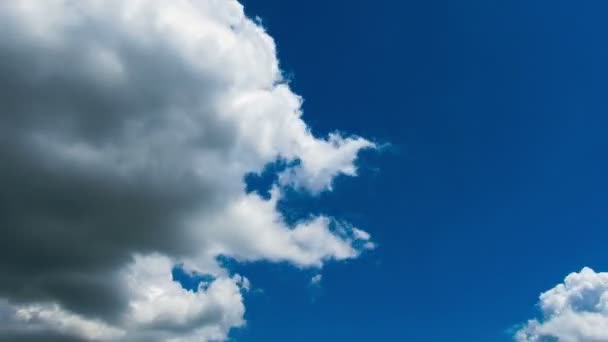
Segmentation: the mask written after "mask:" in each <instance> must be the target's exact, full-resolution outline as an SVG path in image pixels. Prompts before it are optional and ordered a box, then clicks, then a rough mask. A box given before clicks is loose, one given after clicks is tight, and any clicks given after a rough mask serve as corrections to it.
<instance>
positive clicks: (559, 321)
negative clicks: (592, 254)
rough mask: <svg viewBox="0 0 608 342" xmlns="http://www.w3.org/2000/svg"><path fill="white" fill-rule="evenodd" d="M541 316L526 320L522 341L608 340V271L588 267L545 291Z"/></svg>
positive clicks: (542, 296) (573, 341)
mask: <svg viewBox="0 0 608 342" xmlns="http://www.w3.org/2000/svg"><path fill="white" fill-rule="evenodd" d="M539 306H540V309H541V311H542V316H543V317H542V318H540V319H533V320H530V321H528V322H527V323H526V325H525V326H523V327H522V328H521V329H520V330H519V331H518V332H517V333H516V336H515V337H516V339H517V341H519V342H550V341H560V342H580V341H590V342H604V341H608V273H602V272H595V271H593V270H592V269H590V268H588V267H585V268H583V269H582V270H581V271H580V272H579V273H571V274H569V275H568V276H567V277H566V279H564V282H563V283H562V284H558V285H557V286H555V287H554V288H552V289H550V290H548V291H546V292H544V293H542V294H541V295H540V302H539Z"/></svg>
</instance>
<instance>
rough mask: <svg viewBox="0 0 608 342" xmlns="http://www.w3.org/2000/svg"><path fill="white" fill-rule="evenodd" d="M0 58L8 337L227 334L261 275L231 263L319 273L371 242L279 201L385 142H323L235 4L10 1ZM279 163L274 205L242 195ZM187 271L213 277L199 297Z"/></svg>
mask: <svg viewBox="0 0 608 342" xmlns="http://www.w3.org/2000/svg"><path fill="white" fill-rule="evenodd" d="M0 51H2V52H1V54H2V59H1V61H0V91H1V92H2V94H3V96H2V99H1V100H0V105H1V106H2V108H3V111H2V114H0V160H2V168H0V185H1V186H2V189H3V191H2V192H0V234H1V235H2V239H0V274H1V278H0V280H1V281H0V299H1V301H0V315H1V316H2V318H3V319H0V322H1V323H0V340H2V339H8V340H11V341H20V340H24V341H25V340H36V339H37V337H39V336H49V338H55V336H56V337H57V339H60V340H61V339H63V340H67V339H68V338H70V339H74V340H91V341H92V340H103V341H106V340H117V341H139V340H141V341H189V340H196V341H201V340H202V341H218V340H225V339H226V336H227V334H228V332H229V331H230V329H231V328H234V327H239V326H242V325H243V324H245V320H244V312H245V307H244V303H243V293H244V292H246V291H247V288H248V287H249V285H248V281H247V279H246V278H245V277H242V276H240V275H233V274H231V273H230V271H229V270H227V269H225V268H224V267H223V266H222V265H221V264H219V263H218V262H217V257H218V256H225V257H229V258H233V259H235V260H238V261H259V260H263V261H270V262H289V263H291V264H293V265H295V266H297V267H321V266H323V264H324V263H325V262H327V261H330V260H343V259H349V258H355V257H357V256H358V255H359V254H360V253H361V252H362V251H363V250H365V249H371V248H373V246H374V245H373V243H372V242H371V237H370V236H369V234H367V233H366V232H364V231H362V230H359V229H357V228H355V227H352V226H350V225H349V224H347V223H344V222H341V221H338V220H335V219H334V218H331V217H326V216H318V217H311V218H309V219H307V220H303V221H300V222H298V223H296V224H295V225H289V224H287V223H286V222H285V220H284V219H283V218H282V216H281V214H280V212H279V211H278V210H277V201H278V200H279V199H280V198H281V196H282V193H283V190H284V189H285V188H286V187H294V188H297V189H301V190H304V191H308V192H310V193H312V194H315V193H319V192H322V191H330V190H332V182H333V180H334V179H335V177H337V176H340V175H346V176H355V175H356V167H355V164H354V163H355V160H356V157H357V154H358V152H359V151H360V150H361V149H365V148H374V147H375V145H374V144H373V143H372V142H370V141H368V140H366V139H364V138H361V137H357V136H344V135H341V134H339V133H332V134H330V135H328V136H327V137H315V136H314V135H313V134H312V132H311V130H310V129H309V127H308V126H307V125H306V123H305V122H304V121H303V120H302V118H301V115H302V113H301V104H302V99H301V98H300V97H299V96H298V95H296V94H294V93H293V92H292V91H291V89H290V88H289V86H288V85H287V84H286V82H284V80H283V78H282V75H281V71H280V67H279V62H278V60H277V58H276V49H275V43H274V41H273V39H272V38H271V37H270V36H269V35H268V34H267V33H266V32H265V31H264V29H263V28H262V27H261V26H260V25H259V24H257V22H255V21H252V20H250V19H249V18H247V17H246V16H245V15H244V12H243V8H242V6H241V5H240V4H239V3H238V2H236V1H233V0H199V1H195V0H175V1H163V0H147V1H140V0H128V1H125V0H120V1H119V0H103V1H102V0H82V1H71V0H48V1H44V2H40V1H37V0H15V1H2V2H0ZM276 160H285V161H287V162H288V163H287V164H288V167H286V169H285V170H283V171H282V172H281V174H280V175H279V177H278V181H277V182H276V184H275V185H274V187H273V189H272V190H271V197H270V199H265V198H262V197H260V196H259V195H257V194H255V193H248V192H247V191H245V184H244V182H243V178H244V176H245V175H247V174H249V173H251V172H260V171H261V170H263V169H264V167H265V165H267V164H269V163H272V162H275V161H276ZM296 161H297V162H296ZM175 264H181V265H184V268H185V269H186V270H187V271H189V272H195V273H198V274H209V275H211V276H212V280H211V281H210V282H209V283H208V284H205V285H204V286H201V287H200V288H199V289H198V291H195V292H193V291H188V290H185V289H183V288H181V287H180V286H179V284H178V283H176V282H173V281H172V280H171V269H172V267H173V265H175Z"/></svg>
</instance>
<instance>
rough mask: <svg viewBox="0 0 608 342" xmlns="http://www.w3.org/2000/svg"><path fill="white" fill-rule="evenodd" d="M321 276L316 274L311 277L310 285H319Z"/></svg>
mask: <svg viewBox="0 0 608 342" xmlns="http://www.w3.org/2000/svg"><path fill="white" fill-rule="evenodd" d="M322 278H323V276H322V275H321V274H317V275H315V276H314V277H312V278H311V279H310V285H312V286H319V285H320V284H321V279H322Z"/></svg>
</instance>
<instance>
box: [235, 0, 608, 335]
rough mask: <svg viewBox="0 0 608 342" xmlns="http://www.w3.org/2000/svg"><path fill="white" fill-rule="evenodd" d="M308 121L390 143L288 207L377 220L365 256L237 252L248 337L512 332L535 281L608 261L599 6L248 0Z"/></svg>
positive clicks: (535, 291)
mask: <svg viewBox="0 0 608 342" xmlns="http://www.w3.org/2000/svg"><path fill="white" fill-rule="evenodd" d="M244 4H245V8H246V11H247V13H248V14H249V15H251V16H256V15H257V16H259V17H261V18H262V20H263V23H264V26H265V27H266V28H267V29H268V31H269V32H270V34H271V35H272V36H273V37H274V38H275V41H276V43H277V46H278V52H279V57H280V60H281V63H282V68H283V69H284V71H285V72H286V73H287V74H288V75H290V76H291V77H292V83H291V85H292V87H293V89H294V90H295V92H296V93H298V94H300V95H302V96H303V97H304V99H305V104H304V117H305V120H306V121H307V122H308V123H309V124H310V125H311V127H312V128H313V131H314V132H315V133H316V134H319V135H323V134H325V133H327V132H329V131H332V130H334V129H340V130H342V131H345V132H349V133H353V134H357V135H361V136H364V137H366V138H372V139H375V140H376V141H379V142H387V143H390V144H391V145H392V146H391V148H388V149H386V150H384V151H383V152H381V153H377V152H376V153H369V152H366V153H365V154H364V155H363V156H362V158H361V160H360V163H359V164H360V168H361V175H360V177H357V178H352V179H350V178H341V179H340V180H339V181H338V182H337V183H336V187H335V189H336V191H335V192H332V193H327V194H324V195H322V196H320V197H319V198H313V199H308V198H306V197H305V196H299V195H297V194H296V195H293V196H290V197H289V198H288V201H287V203H285V207H286V208H289V210H290V211H289V212H287V213H286V214H287V215H293V216H294V217H297V215H298V210H301V211H302V212H308V211H312V212H321V213H326V214H330V215H335V216H336V217H339V218H343V219H346V220H348V221H350V222H352V223H353V224H355V225H356V226H359V227H361V228H362V229H365V230H367V231H369V232H370V233H372V236H373V239H374V241H376V242H377V243H378V248H377V249H376V250H375V251H373V252H371V253H367V254H366V255H364V256H363V257H362V258H360V259H358V260H354V261H351V262H346V263H333V264H330V265H329V266H328V267H326V268H325V269H323V270H322V274H323V280H322V283H321V286H320V287H319V288H312V287H310V286H309V285H308V281H309V280H310V277H311V276H312V275H314V274H315V272H314V270H310V271H307V272H300V271H296V270H294V269H293V267H290V266H286V265H278V266H277V265H269V264H265V263H261V264H253V265H245V266H235V271H238V272H240V273H242V274H244V275H246V276H248V277H249V278H250V279H251V281H252V283H253V285H254V287H255V288H257V289H262V290H263V291H259V290H256V291H253V292H252V293H250V294H249V295H247V298H246V301H247V310H248V311H247V315H246V317H247V320H248V326H247V327H246V328H244V329H242V330H239V331H236V332H235V333H234V334H233V336H234V337H235V339H236V340H238V341H242V342H273V341H277V342H284V341H292V342H297V341H306V342H309V341H332V342H335V341H366V342H368V341H425V342H431V341H441V342H445V341H467V342H476V341H479V342H488V341H509V340H511V337H510V335H509V334H508V332H507V331H508V330H509V329H510V328H512V327H513V326H514V325H516V324H518V323H522V322H524V321H526V320H527V319H529V318H532V317H533V316H534V315H536V314H537V311H536V308H535V304H536V302H537V298H538V295H539V293H540V292H542V291H544V290H547V289H549V288H551V287H553V286H555V285H556V284H557V283H559V282H560V281H561V280H562V279H563V278H564V276H566V275H567V274H568V273H570V272H573V271H578V270H580V269H581V268H582V267H583V266H590V267H593V268H595V269H596V270H597V271H605V270H606V268H607V262H608V253H606V244H605V241H606V238H607V237H608V230H607V229H606V227H608V217H607V215H606V203H607V200H608V198H607V197H608V196H607V194H608V191H607V190H608V181H607V179H606V175H607V174H608V161H607V159H606V154H605V151H606V150H607V147H608V138H607V135H606V128H607V127H608V116H607V110H608V96H607V95H608V93H607V90H608V87H607V86H608V84H607V82H608V62H607V61H608V43H607V40H606V35H607V34H608V21H606V13H608V3H606V2H605V1H560V0H551V1H549V0H547V1H526V0H513V1H489V0H469V1H450V0H431V1H352V0H350V1H326V0H323V1H321V0H315V1H312V0H309V1H284V0H257V1H254V0H249V1H244Z"/></svg>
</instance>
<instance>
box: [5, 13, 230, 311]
mask: <svg viewBox="0 0 608 342" xmlns="http://www.w3.org/2000/svg"><path fill="white" fill-rule="evenodd" d="M105 27H107V26H105ZM0 31H2V32H5V34H3V35H1V36H0V55H1V57H2V58H1V59H0V93H1V94H3V95H2V115H0V160H2V167H0V184H2V192H0V234H1V235H2V239H0V269H1V270H2V281H0V295H9V296H10V298H12V299H13V300H23V301H27V300H32V299H36V300H45V299H58V300H60V301H61V302H62V303H64V304H65V305H66V306H67V307H68V308H69V309H71V310H74V311H76V312H80V313H84V314H92V315H100V314H101V315H103V316H104V317H106V318H111V317H113V316H114V315H115V314H116V312H117V311H120V310H122V309H123V305H124V303H123V301H122V299H121V298H120V291H117V289H116V288H115V285H114V284H115V283H116V281H115V280H114V279H113V277H114V274H113V273H114V271H115V270H116V269H117V267H118V266H120V265H123V264H124V263H126V262H127V261H128V260H129V258H130V256H131V254H132V253H134V252H140V253H147V252H153V251H159V250H162V251H166V252H168V253H171V254H173V255H180V254H182V253H183V254H188V253H190V252H191V251H192V249H194V248H198V247H200V246H194V245H192V244H191V241H190V240H189V239H187V238H186V237H185V236H184V235H183V234H180V233H179V232H178V231H179V229H181V227H180V222H179V219H180V217H183V216H184V215H187V213H188V212H191V211H193V210H196V211H197V212H198V213H200V211H201V210H203V209H204V208H205V206H207V205H209V206H211V205H212V204H213V203H212V202H213V201H214V200H217V199H218V198H220V197H221V194H218V193H216V192H217V190H216V189H214V187H211V186H206V185H205V184H201V182H200V181H199V180H197V179H196V178H195V177H194V176H193V175H191V174H188V172H189V170H180V169H179V167H180V163H178V162H176V163H172V164H170V165H167V163H166V162H165V163H164V165H163V164H161V165H154V164H153V163H150V164H147V165H145V167H144V168H142V169H141V170H137V172H135V173H133V174H128V175H120V174H117V172H116V170H114V169H112V168H109V167H108V168H106V169H104V168H103V165H102V166H101V167H100V165H95V164H93V165H87V164H86V163H82V165H75V164H74V163H69V162H65V161H62V160H58V159H57V158H56V157H54V156H49V154H48V151H45V146H40V145H39V144H36V143H34V142H32V139H31V136H32V135H34V134H45V135H49V136H52V137H53V138H54V139H60V140H65V141H68V142H69V141H74V142H79V141H86V142H87V143H91V144H94V145H97V146H104V145H108V146H110V145H116V146H121V145H123V144H124V142H123V141H124V140H129V139H136V138H137V137H133V136H130V135H131V134H134V133H135V132H134V131H129V130H128V129H127V126H128V122H125V115H124V113H125V112H127V113H129V116H128V118H127V119H128V120H132V121H133V122H135V121H136V120H137V124H138V125H141V128H139V131H154V130H155V128H154V127H156V129H158V128H162V127H163V125H164V124H166V123H165V122H163V121H165V120H167V118H166V117H165V116H164V114H165V113H166V112H165V111H166V110H167V108H165V107H166V106H168V105H171V106H175V107H182V108H192V107H197V108H199V109H200V111H201V112H202V113H203V115H205V124H204V125H198V126H197V129H198V131H199V132H198V134H197V136H196V139H197V140H193V141H191V142H190V144H191V145H193V147H194V146H196V145H197V144H200V145H201V146H204V147H205V148H210V147H211V148H218V149H223V150H226V149H228V148H229V147H230V146H231V144H232V143H233V141H234V137H235V135H234V129H233V128H231V127H230V125H229V124H226V123H222V122H220V120H219V119H218V120H214V119H213V115H214V113H213V111H212V109H211V108H205V103H206V101H208V99H206V97H210V96H212V93H213V90H214V89H217V88H218V86H217V85H215V86H214V85H213V83H214V82H215V81H213V80H211V78H212V77H213V76H212V75H209V78H202V77H201V76H200V75H198V77H197V75H194V74H192V72H191V71H189V70H188V69H187V67H186V66H185V65H181V64H180V63H179V62H178V63H176V61H179V58H177V57H176V56H174V55H172V54H171V50H170V49H167V48H166V47H165V46H163V45H162V44H161V43H160V42H159V43H157V45H155V46H147V47H138V46H137V45H135V46H133V43H136V42H133V41H131V42H126V41H125V42H120V41H118V42H116V43H115V44H116V45H118V46H121V53H122V55H123V61H124V63H126V65H127V66H126V69H128V70H130V72H129V81H128V82H126V83H124V84H123V85H122V86H119V87H114V86H111V85H104V84H99V83H100V82H96V81H95V77H96V76H97V75H95V73H96V71H95V70H90V69H87V68H86V66H83V65H82V59H83V58H82V56H79V54H78V50H72V49H69V50H65V51H57V52H55V51H48V50H47V49H44V48H40V47H39V46H36V45H35V44H28V42H27V40H25V39H26V38H24V37H20V36H19V34H18V33H15V32H12V34H10V33H11V31H14V30H11V28H10V21H5V22H4V23H3V24H0ZM99 32H103V30H99ZM105 34H108V33H105ZM109 34H110V35H112V34H111V33H109ZM89 37H90V35H88V34H87V33H85V32H73V37H71V39H70V40H69V41H68V42H67V43H66V44H68V45H70V46H74V47H78V46H86V45H87V44H92V42H91V41H90V39H89ZM101 39H102V38H100V40H101ZM107 39H110V40H112V41H115V40H120V36H119V35H118V34H114V35H112V36H111V37H108V38H103V40H107ZM54 53H55V54H56V55H55V56H52V55H53V54H54ZM49 57H52V58H49ZM207 84H208V86H206V85H207ZM163 147H164V146H163V145H162V141H159V146H158V147H157V151H152V153H153V152H157V153H163V152H165V151H162V150H163ZM150 148H153V147H152V146H151V147H150ZM169 152H173V151H169ZM175 153H179V152H178V151H175ZM155 166H156V167H158V169H157V170H154V167H155ZM168 227H170V228H169V229H168ZM91 293H95V295H94V296H91Z"/></svg>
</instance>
